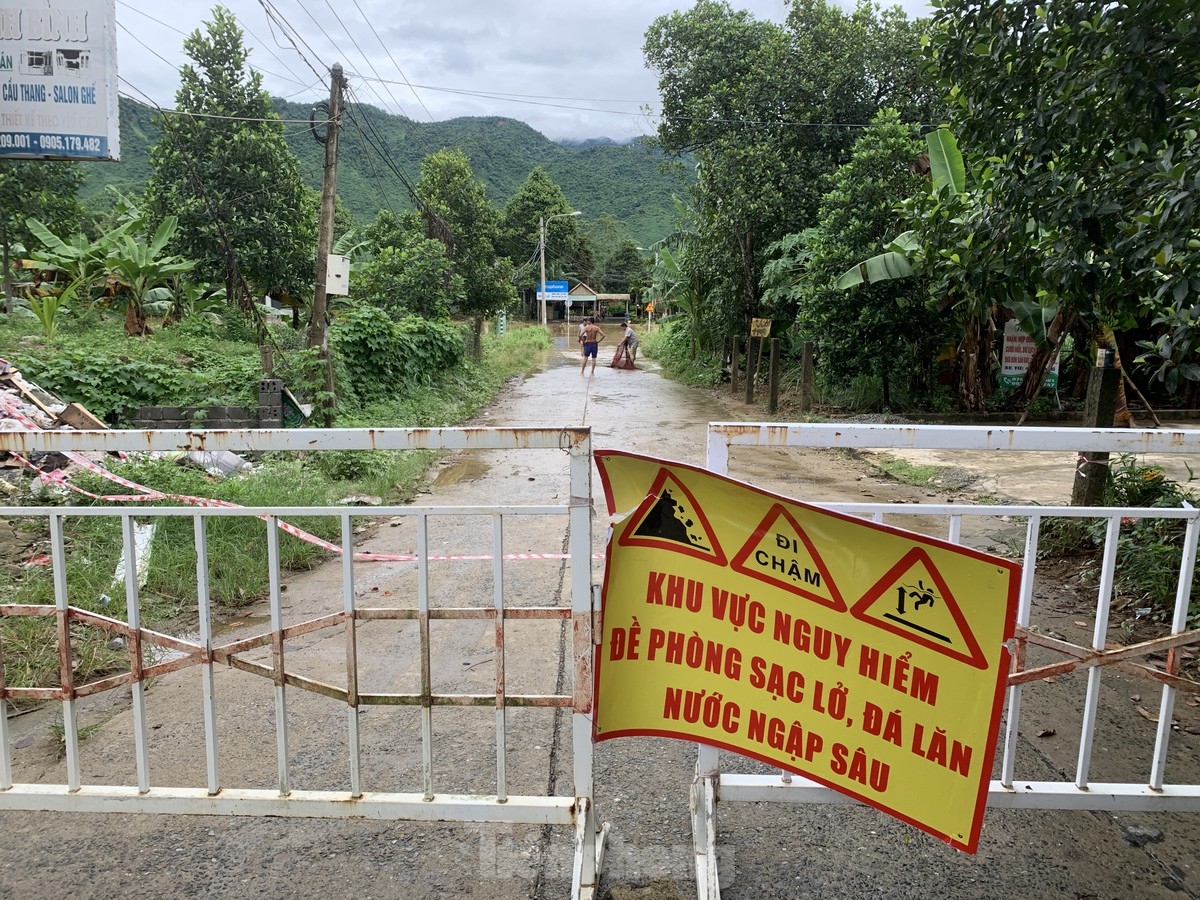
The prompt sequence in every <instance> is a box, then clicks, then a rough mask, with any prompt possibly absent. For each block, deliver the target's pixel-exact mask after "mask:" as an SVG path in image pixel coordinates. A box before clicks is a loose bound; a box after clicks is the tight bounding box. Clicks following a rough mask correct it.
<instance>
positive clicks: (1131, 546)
mask: <svg viewBox="0 0 1200 900" xmlns="http://www.w3.org/2000/svg"><path fill="white" fill-rule="evenodd" d="M1190 480H1191V479H1190V478H1189V481H1190ZM1198 502H1200V499H1198V498H1197V496H1196V494H1195V492H1193V491H1191V490H1188V489H1187V488H1186V487H1184V486H1183V485H1180V484H1179V483H1178V482H1175V481H1172V480H1171V479H1170V478H1168V477H1167V476H1166V473H1165V472H1164V471H1163V469H1162V467H1161V466H1156V465H1144V464H1142V463H1140V462H1139V461H1138V458H1137V457H1136V456H1134V455H1132V454H1122V455H1121V456H1119V457H1118V458H1116V459H1114V460H1113V461H1112V464H1111V467H1110V471H1109V478H1108V483H1107V484H1106V486H1105V491H1104V504H1105V505H1106V506H1118V507H1130V508H1147V507H1148V508H1159V509H1178V508H1179V507H1180V506H1182V505H1183V504H1185V503H1188V504H1193V505H1195V504H1196V503H1198ZM1107 524H1108V523H1107V520H1105V519H1054V520H1051V523H1050V524H1049V525H1048V526H1047V528H1046V530H1045V535H1044V537H1043V540H1042V544H1041V552H1042V555H1044V556H1049V557H1064V556H1074V555H1079V554H1086V555H1090V556H1091V560H1089V562H1088V564H1087V565H1086V566H1085V568H1084V571H1083V576H1084V577H1085V578H1086V579H1087V580H1089V581H1093V582H1094V581H1096V580H1097V579H1098V577H1099V574H1100V551H1101V550H1102V549H1103V547H1104V536H1105V531H1106V528H1107ZM1185 534H1186V525H1185V523H1184V522H1182V521H1180V520H1178V519H1140V518H1139V519H1134V518H1132V517H1130V518H1128V519H1124V520H1122V522H1121V532H1120V535H1119V537H1118V538H1117V563H1116V573H1115V580H1114V585H1113V589H1114V591H1115V593H1116V596H1118V597H1123V598H1126V599H1128V600H1129V601H1131V602H1132V603H1133V604H1135V605H1136V606H1138V607H1141V608H1149V609H1150V610H1151V611H1152V614H1153V615H1154V617H1155V618H1158V619H1163V620H1167V619H1169V618H1170V616H1171V614H1172V611H1173V609H1174V605H1175V592H1176V586H1177V585H1178V582H1179V569H1180V565H1181V561H1182V558H1183V557H1182V554H1183V542H1184V538H1185ZM1189 616H1190V618H1191V620H1192V621H1193V622H1195V621H1196V620H1197V619H1200V565H1198V566H1197V571H1196V573H1195V574H1194V576H1193V580H1192V595H1191V599H1190V602H1189Z"/></svg>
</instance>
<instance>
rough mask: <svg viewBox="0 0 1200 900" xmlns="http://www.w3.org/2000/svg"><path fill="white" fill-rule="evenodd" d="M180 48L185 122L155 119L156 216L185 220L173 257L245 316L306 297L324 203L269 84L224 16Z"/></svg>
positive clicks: (218, 13) (151, 197) (152, 193)
mask: <svg viewBox="0 0 1200 900" xmlns="http://www.w3.org/2000/svg"><path fill="white" fill-rule="evenodd" d="M183 47H184V51H185V52H186V53H187V55H188V56H189V57H190V58H191V60H192V63H191V64H187V65H184V66H182V67H181V68H180V70H179V77H180V85H179V90H178V92H177V93H176V95H175V101H176V107H177V108H178V112H179V113H180V114H179V115H174V114H163V115H160V116H159V117H158V118H157V124H158V125H159V127H160V128H161V129H162V136H161V138H160V139H159V140H158V142H157V143H156V144H155V145H154V146H153V148H152V149H151V153H150V159H151V165H152V166H153V174H152V175H151V177H150V180H149V182H148V184H147V186H146V198H147V204H148V207H149V211H150V216H151V218H152V220H154V221H162V220H163V219H165V218H166V217H167V216H169V215H173V216H177V217H178V220H179V232H178V234H177V235H176V238H175V241H176V244H175V246H176V249H177V250H178V251H179V252H181V253H182V254H183V255H184V256H187V257H191V258H193V259H196V260H197V261H198V267H197V274H198V276H199V277H200V278H201V279H203V280H209V281H219V282H223V283H224V284H225V288H226V293H227V296H228V297H229V298H230V299H231V300H234V301H236V302H237V303H238V304H239V306H240V307H241V308H242V309H244V310H252V309H253V308H254V304H255V302H256V301H257V298H258V297H261V296H262V295H263V294H265V293H267V292H268V291H284V292H287V293H290V294H294V295H303V294H305V293H307V292H308V291H309V290H311V284H312V278H313V254H314V252H315V248H316V235H317V217H316V214H317V203H318V200H317V197H316V194H315V193H314V192H313V191H312V190H311V189H310V188H308V187H306V186H305V184H304V182H303V181H302V179H301V177H300V168H299V164H298V162H297V161H296V158H295V157H294V156H293V155H292V154H291V152H290V151H289V150H288V148H287V145H286V144H285V143H284V139H283V125H282V123H281V122H280V121H279V117H278V116H276V115H275V113H274V111H273V110H272V106H271V99H270V97H269V96H268V95H267V93H266V91H264V90H263V88H262V76H261V75H260V74H259V73H258V72H254V71H252V70H251V69H250V68H249V66H248V65H247V60H248V51H247V49H246V47H245V45H244V43H243V41H242V32H241V29H240V28H239V27H238V25H237V21H236V19H235V18H234V16H233V14H232V13H231V12H229V11H228V10H227V9H225V8H224V7H220V6H218V7H216V8H215V9H214V10H213V18H212V21H210V22H206V23H205V31H204V32H201V31H200V30H199V29H197V30H196V31H193V32H192V33H191V34H190V35H189V36H188V37H187V38H186V39H185V40H184V44H183Z"/></svg>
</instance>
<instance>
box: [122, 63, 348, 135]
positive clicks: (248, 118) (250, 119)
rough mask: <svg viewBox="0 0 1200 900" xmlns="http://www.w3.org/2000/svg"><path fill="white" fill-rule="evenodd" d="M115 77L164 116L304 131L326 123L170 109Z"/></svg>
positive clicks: (128, 96) (124, 95)
mask: <svg viewBox="0 0 1200 900" xmlns="http://www.w3.org/2000/svg"><path fill="white" fill-rule="evenodd" d="M117 77H118V78H119V79H120V80H121V81H122V82H124V83H125V84H126V85H128V86H129V88H131V89H132V90H134V91H136V92H137V93H139V94H141V95H142V96H143V97H145V98H146V101H147V105H148V106H152V107H153V108H154V110H155V112H157V113H159V114H161V115H164V116H184V117H187V118H192V119H219V120H222V121H226V122H278V123H279V124H281V125H296V126H303V128H304V129H305V130H306V131H307V130H308V129H309V128H310V127H312V125H313V124H317V125H323V124H328V123H326V122H317V123H313V122H312V121H311V120H309V119H281V118H280V117H279V116H267V117H265V118H263V117H258V118H256V117H253V116H222V115H219V114H217V113H199V112H187V111H186V110H182V109H172V108H171V107H164V106H159V105H158V104H157V103H155V102H154V101H153V100H152V99H150V95H149V94H147V93H146V92H145V91H143V90H142V89H141V88H139V87H138V86H137V85H135V84H133V82H131V81H130V80H129V79H128V78H126V77H125V76H124V75H119V76H117ZM121 96H123V97H125V98H126V99H128V100H133V101H135V102H137V103H141V102H142V101H141V100H138V98H137V97H133V96H131V95H129V94H121Z"/></svg>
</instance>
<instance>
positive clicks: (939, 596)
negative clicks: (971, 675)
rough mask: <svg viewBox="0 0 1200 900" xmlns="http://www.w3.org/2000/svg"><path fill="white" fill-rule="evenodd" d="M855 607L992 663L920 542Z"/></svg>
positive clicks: (977, 663)
mask: <svg viewBox="0 0 1200 900" xmlns="http://www.w3.org/2000/svg"><path fill="white" fill-rule="evenodd" d="M850 613H851V615H853V616H854V617H855V618H856V619H861V620H862V621H863V622H870V623H871V624H872V625H877V626H879V627H880V628H882V629H884V630H885V631H890V632H891V633H892V634H898V635H900V636H901V637H903V638H906V639H908V640H910V641H913V642H914V643H917V644H920V645H921V646H923V647H928V648H930V649H931V650H936V651H937V652H938V653H944V654H946V656H949V657H952V658H954V659H957V660H961V661H962V662H965V663H967V664H968V665H971V666H974V667H975V668H977V669H986V668H987V666H988V663H987V659H986V658H985V657H984V655H983V651H982V650H981V649H980V648H979V642H978V641H977V640H975V635H974V634H973V633H972V632H971V626H970V623H968V622H967V619H966V616H964V615H963V612H962V610H961V609H960V608H959V605H958V602H957V601H956V600H955V599H954V595H953V594H951V593H950V588H949V587H947V585H946V581H945V579H944V578H942V576H941V573H940V572H938V570H937V567H936V566H934V564H933V560H931V559H930V558H929V554H928V553H926V552H925V551H924V550H922V549H921V548H920V547H913V548H912V549H911V550H909V551H908V552H907V553H906V554H904V556H903V557H902V558H901V559H900V561H899V562H897V563H896V564H895V565H894V566H892V567H891V568H890V569H889V570H888V572H887V574H886V575H884V576H883V577H882V578H880V579H879V581H877V582H875V585H874V587H872V588H871V589H870V590H869V591H867V592H866V594H864V595H863V597H862V599H861V600H859V601H858V602H857V603H855V604H854V608H853V609H851V610H850Z"/></svg>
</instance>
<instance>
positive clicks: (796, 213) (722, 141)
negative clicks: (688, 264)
mask: <svg viewBox="0 0 1200 900" xmlns="http://www.w3.org/2000/svg"><path fill="white" fill-rule="evenodd" d="M919 34H920V33H919V30H918V28H917V26H916V25H915V24H914V23H911V22H909V21H908V20H907V19H906V18H905V17H904V15H903V14H902V13H900V12H898V11H889V12H888V13H886V14H881V13H880V12H879V11H878V9H877V7H875V6H874V5H872V4H870V3H861V4H860V5H859V6H858V7H857V8H856V9H855V10H854V11H853V12H852V13H845V12H843V11H842V10H841V8H840V7H838V6H836V5H834V4H832V3H827V2H826V0H794V2H793V3H792V6H791V10H790V12H789V14H788V18H787V21H786V22H785V23H784V24H783V25H776V24H773V23H769V22H760V21H756V20H754V19H753V18H752V17H751V16H750V14H749V13H747V12H744V11H734V10H733V9H732V8H731V7H730V6H729V5H728V4H727V3H725V2H719V0H699V2H697V3H696V5H695V6H693V7H692V8H691V9H689V10H688V11H687V12H682V13H680V12H676V13H672V14H670V15H668V16H663V17H660V18H659V19H656V20H655V22H654V23H653V24H652V25H651V26H650V29H649V31H648V32H647V34H646V40H645V45H644V48H643V51H644V54H645V58H646V63H647V65H648V66H649V67H650V68H651V69H653V70H655V71H656V72H657V73H658V75H659V91H660V94H661V95H662V107H663V111H662V121H661V124H660V126H659V129H658V141H659V143H660V145H661V146H662V148H663V150H665V151H666V152H668V153H670V154H677V155H678V154H683V153H689V152H690V153H692V154H694V157H695V159H696V160H697V161H698V163H699V165H698V167H697V168H698V177H697V180H696V184H695V187H694V189H693V191H692V195H693V201H694V207H695V215H696V231H697V234H698V236H699V239H700V241H701V242H703V244H704V245H705V246H704V248H703V249H701V248H699V247H693V248H692V249H693V252H694V253H696V254H697V256H698V258H699V257H704V258H706V259H707V262H706V265H707V266H708V267H709V268H710V270H711V271H712V272H713V274H714V276H715V278H716V282H715V284H714V292H713V298H714V300H715V302H716V304H717V306H718V309H716V310H714V314H713V318H715V319H717V320H718V321H717V323H716V324H717V325H718V328H717V330H716V332H715V333H716V334H728V333H731V332H733V333H736V332H742V333H744V329H745V327H746V325H747V324H748V321H747V320H748V319H749V318H751V317H753V316H756V315H758V314H759V301H760V290H761V289H760V276H761V270H762V266H763V263H764V261H765V257H766V249H767V247H768V246H769V245H770V244H772V243H773V242H775V241H777V240H779V239H780V238H782V237H783V236H784V235H785V234H789V233H792V232H797V231H800V230H802V229H803V228H805V227H808V226H811V225H812V224H813V222H814V219H815V216H816V214H817V210H818V206H819V203H820V197H821V183H822V182H821V179H822V177H823V176H824V175H827V174H828V173H830V172H832V171H833V169H834V168H836V166H837V165H838V164H839V163H840V162H842V161H843V160H844V159H845V158H846V157H847V155H848V154H849V150H850V147H851V145H852V143H853V141H854V139H855V137H856V136H857V128H855V127H848V126H855V125H865V124H866V123H867V122H869V121H870V119H871V116H872V115H874V113H875V112H876V111H877V110H878V109H879V108H880V107H881V106H884V105H888V106H893V107H895V108H897V109H900V110H901V111H902V115H903V116H904V117H905V118H909V117H912V118H916V119H917V120H923V119H924V117H925V116H927V115H928V109H929V106H930V102H929V100H928V97H929V92H928V91H927V90H926V89H924V88H923V87H922V85H923V82H922V80H921V78H920V76H919V74H918V68H917V64H918V57H919V53H918V48H919Z"/></svg>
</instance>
